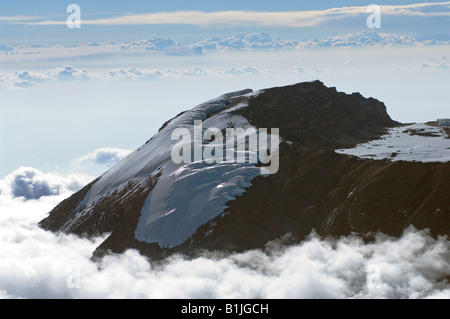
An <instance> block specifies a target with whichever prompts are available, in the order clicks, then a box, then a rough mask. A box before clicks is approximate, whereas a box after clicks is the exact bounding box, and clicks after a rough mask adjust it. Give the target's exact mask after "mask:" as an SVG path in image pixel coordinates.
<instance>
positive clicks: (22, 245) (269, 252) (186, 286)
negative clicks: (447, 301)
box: [0, 195, 450, 299]
mask: <svg viewBox="0 0 450 319" xmlns="http://www.w3.org/2000/svg"><path fill="white" fill-rule="evenodd" d="M62 198H64V197H63V196H59V197H43V198H41V199H40V200H31V201H27V202H22V201H19V200H18V199H13V198H8V197H6V196H4V195H0V212H1V213H0V243H1V246H2V249H1V250H0V259H1V260H2V263H0V297H3V298H169V299H170V298H231V299H242V298H274V299H279V298H432V297H439V298H450V286H449V284H448V283H446V282H445V281H444V280H442V278H443V276H445V275H448V274H449V273H450V257H449V254H448V249H449V244H450V242H449V241H448V240H446V239H444V238H438V239H437V240H435V239H432V238H431V237H430V236H429V235H428V234H427V232H426V231H416V230H414V229H410V230H408V231H407V232H406V233H405V234H404V235H403V236H402V237H401V238H399V239H394V238H390V237H386V236H378V238H377V240H376V241H375V242H373V243H369V244H364V242H363V241H362V240H361V239H359V238H356V237H351V236H350V237H343V238H341V239H325V240H324V239H319V238H318V237H317V236H315V235H311V236H310V237H309V238H308V239H307V240H306V241H305V242H303V243H301V244H298V245H294V246H290V247H285V246H283V245H280V244H277V243H272V244H271V245H269V246H268V247H267V249H266V251H265V252H264V251H261V250H251V251H247V252H244V253H238V254H232V255H226V254H223V253H208V254H204V255H203V256H200V257H197V258H193V259H186V258H184V257H182V256H179V255H178V256H173V257H170V258H169V259H166V260H164V261H163V262H152V261H149V260H148V259H147V258H145V257H143V256H142V255H140V254H139V253H138V252H136V251H134V250H129V251H126V252H125V253H124V254H121V255H108V256H106V257H104V258H103V259H102V260H101V261H100V262H99V264H95V263H94V262H92V261H91V260H90V257H91V253H92V251H93V250H94V249H95V247H96V246H97V245H98V244H99V243H100V242H101V241H102V240H104V238H105V237H99V238H93V239H90V240H88V239H81V238H79V237H76V236H71V235H64V234H54V233H50V232H46V231H44V230H42V229H40V228H39V227H37V225H36V223H37V222H38V221H39V220H40V219H42V218H44V217H45V216H46V213H47V212H48V211H49V210H51V208H52V207H53V206H55V205H56V204H57V203H58V202H59V201H60V200H61V199H62Z"/></svg>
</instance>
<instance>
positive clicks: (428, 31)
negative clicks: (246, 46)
mask: <svg viewBox="0 0 450 319" xmlns="http://www.w3.org/2000/svg"><path fill="white" fill-rule="evenodd" d="M73 2H74V3H76V4H78V5H79V6H80V8H81V10H82V11H81V13H82V19H83V20H96V19H108V18H114V17H119V16H123V15H130V14H135V15H139V14H146V13H162V12H179V11H193V10H195V11H201V12H205V13H211V12H227V11H250V12H299V11H303V12H311V11H324V10H329V9H330V8H344V7H353V6H354V7H360V8H363V9H364V8H365V7H367V6H368V5H369V4H371V3H373V1H345V2H343V1H324V0H322V1H299V0H296V1H293V0H292V1H291V0H284V1H235V0H231V1H181V0H180V1H104V0H102V1H56V0H55V1H5V0H1V1H0V17H3V18H4V17H7V18H9V19H11V18H19V19H18V20H13V21H11V20H5V19H3V20H2V19H0V33H1V41H2V42H3V43H11V44H14V43H20V42H24V41H25V42H26V41H31V42H34V43H42V42H46V43H52V42H53V43H54V42H58V43H61V42H63V43H68V42H77V41H101V40H120V41H125V40H137V39H142V38H146V37H148V36H149V35H151V34H164V35H169V36H172V37H175V38H176V39H177V40H178V41H180V42H183V41H194V40H200V39H201V38H204V37H207V36H208V35H222V36H223V35H226V34H233V33H237V32H261V31H270V32H271V33H272V34H275V35H278V36H282V37H289V38H297V39H303V40H307V39H310V38H312V37H315V36H319V37H323V36H325V35H327V34H337V33H339V32H344V33H348V32H357V31H361V30H362V29H363V28H365V19H366V17H367V15H365V14H364V15H345V16H343V17H341V18H339V19H337V20H335V19H326V20H325V21H322V22H321V23H319V24H317V25H314V26H310V25H306V26H304V27H289V26H274V27H267V26H261V25H258V24H257V25H254V24H253V25H252V24H250V25H249V24H247V25H245V24H241V25H232V24H226V23H225V24H222V25H208V26H195V25H186V24H164V23H162V24H146V23H142V24H137V25H116V24H112V25H108V26H104V25H98V24H94V25H87V24H85V25H83V27H82V28H81V29H79V30H69V29H67V28H65V27H64V25H52V26H49V25H40V26H36V25H26V24H24V23H28V22H35V21H41V22H42V21H61V22H64V21H65V19H66V18H67V16H68V14H67V13H66V7H67V6H68V5H69V4H71V3H73ZM376 3H377V4H378V5H389V6H397V7H401V6H405V5H411V4H414V3H422V4H426V3H436V4H439V3H445V2H442V1H441V2H424V1H420V2H418V1H415V2H413V1H402V0H399V1H383V2H376ZM447 3H448V2H447ZM414 10H416V9H414ZM442 10H443V8H442V6H439V5H437V6H430V7H429V8H426V9H424V10H419V11H420V12H425V13H428V14H429V16H427V15H424V16H423V15H421V16H420V15H414V14H395V15H393V14H387V13H386V14H384V15H383V29H384V30H385V31H387V32H395V33H401V34H409V35H414V36H415V37H416V38H419V39H425V38H430V37H433V38H436V39H440V40H450V37H449V28H446V27H445V26H446V25H447V26H448V25H449V21H450V17H449V15H448V11H449V8H448V5H447V8H446V9H445V10H444V11H443V12H446V15H444V16H438V15H431V14H432V13H436V11H442ZM28 19H31V20H28ZM194 20H195V18H194ZM72 31H76V32H72Z"/></svg>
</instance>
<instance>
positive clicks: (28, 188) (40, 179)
mask: <svg viewBox="0 0 450 319" xmlns="http://www.w3.org/2000/svg"><path fill="white" fill-rule="evenodd" d="M91 179H92V178H91V177H88V176H86V175H82V174H71V175H61V174H58V173H43V172H41V171H39V170H37V169H35V168H32V167H20V168H18V169H17V170H15V171H14V172H12V173H11V174H9V175H7V176H6V177H5V178H4V179H3V180H0V194H2V195H5V196H6V195H9V196H12V197H13V198H18V197H21V198H23V199H25V200H30V199H39V198H41V197H44V196H56V195H60V194H66V193H68V192H73V191H77V190H79V189H81V188H82V187H83V186H84V185H86V184H87V183H88V182H89V181H90V180H91Z"/></svg>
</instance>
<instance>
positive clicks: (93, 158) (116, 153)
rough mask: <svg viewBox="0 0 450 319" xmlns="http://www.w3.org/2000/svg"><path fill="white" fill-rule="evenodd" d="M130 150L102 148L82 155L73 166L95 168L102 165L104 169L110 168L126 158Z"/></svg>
mask: <svg viewBox="0 0 450 319" xmlns="http://www.w3.org/2000/svg"><path fill="white" fill-rule="evenodd" d="M131 152H132V150H128V149H121V148H114V147H103V148H98V149H96V150H94V151H93V152H91V153H89V154H86V155H83V156H81V157H79V158H77V159H75V160H74V161H73V164H74V165H75V166H88V167H92V166H96V165H102V166H105V167H106V168H109V167H112V166H113V165H115V164H117V163H118V162H119V161H121V160H122V159H124V158H125V157H127V156H128V155H129V154H130V153H131Z"/></svg>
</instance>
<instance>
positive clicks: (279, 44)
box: [0, 30, 450, 76]
mask: <svg viewBox="0 0 450 319" xmlns="http://www.w3.org/2000/svg"><path fill="white" fill-rule="evenodd" d="M449 44H450V41H438V40H434V39H428V40H423V41H419V40H416V39H415V38H414V37H411V36H407V35H398V34H391V33H383V32H377V31H374V30H364V31H361V32H356V33H349V34H339V35H334V36H329V37H327V38H324V39H319V38H314V39H312V40H309V41H299V40H293V39H281V38H279V37H275V36H272V35H271V34H270V33H268V32H260V33H239V34H235V35H232V36H229V37H217V36H216V37H210V38H207V39H204V40H201V41H198V42H195V43H191V44H187V45H182V44H180V43H178V42H177V41H175V40H174V39H172V38H170V37H166V36H162V35H154V36H151V37H150V38H149V39H146V40H136V41H132V42H127V43H121V42H118V41H110V42H88V43H81V44H64V45H62V44H55V45H49V44H30V45H19V46H17V47H10V46H5V45H2V46H0V55H20V54H22V55H41V54H46V53H48V52H50V51H52V52H60V51H64V52H67V53H69V54H70V53H71V52H72V54H75V53H77V54H79V50H78V51H76V52H73V51H74V50H77V49H83V51H85V52H87V53H92V54H95V53H106V52H108V53H115V54H120V52H122V53H123V52H135V51H137V52H140V51H148V52H159V53H163V54H166V55H174V56H190V55H202V54H204V53H205V52H214V51H219V52H221V51H236V50H247V51H251V50H290V49H299V50H301V49H314V48H322V47H372V46H380V47H381V46H411V45H419V46H423V45H449ZM71 50H72V51H71ZM57 71H59V72H68V73H72V72H71V70H55V72H57ZM49 76H51V74H50V75H49ZM78 76H81V74H78Z"/></svg>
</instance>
